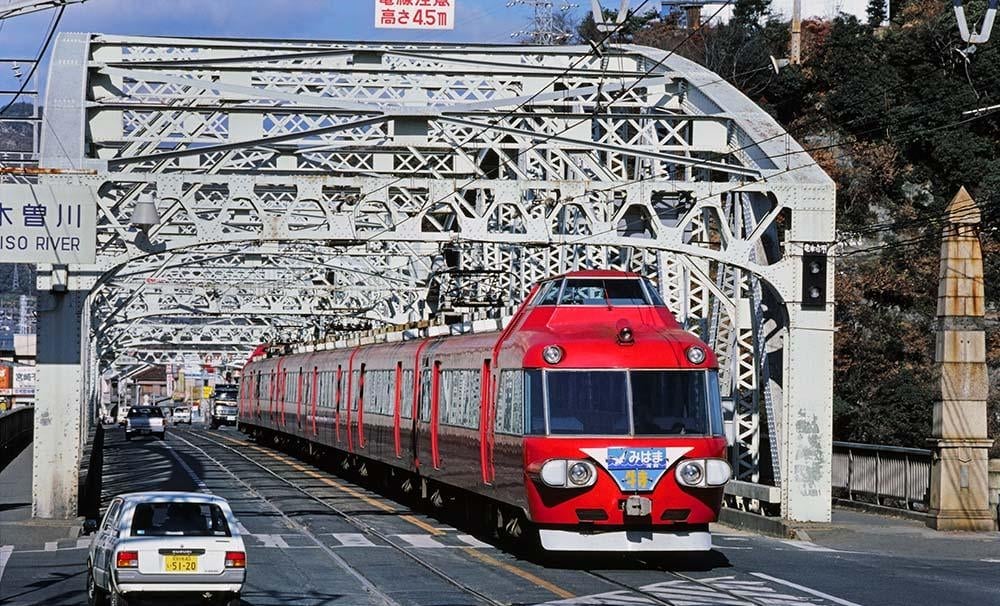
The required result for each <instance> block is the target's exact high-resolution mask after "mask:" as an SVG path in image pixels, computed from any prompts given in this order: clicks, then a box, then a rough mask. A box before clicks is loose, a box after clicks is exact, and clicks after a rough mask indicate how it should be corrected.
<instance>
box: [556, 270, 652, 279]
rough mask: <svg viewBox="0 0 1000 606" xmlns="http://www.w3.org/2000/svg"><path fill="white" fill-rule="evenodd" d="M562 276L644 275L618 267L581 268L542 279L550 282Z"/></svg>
mask: <svg viewBox="0 0 1000 606" xmlns="http://www.w3.org/2000/svg"><path fill="white" fill-rule="evenodd" d="M560 278H642V276H640V275H639V274H635V273H632V272H627V271H618V270H616V269H581V270H577V271H569V272H566V273H564V274H559V275H558V276H552V277H551V278H546V279H545V280H542V281H543V282H548V281H549V280H558V279H560Z"/></svg>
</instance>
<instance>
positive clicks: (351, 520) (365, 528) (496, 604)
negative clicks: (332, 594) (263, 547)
mask: <svg viewBox="0 0 1000 606" xmlns="http://www.w3.org/2000/svg"><path fill="white" fill-rule="evenodd" d="M174 435H176V433H175V434H174ZM192 435H195V436H197V437H198V439H201V440H205V441H206V442H211V443H212V444H215V445H216V446H219V447H221V448H224V449H226V450H228V451H231V452H232V453H233V454H235V455H237V456H239V457H242V458H243V459H246V460H247V461H249V462H250V463H252V464H253V465H255V466H257V467H259V468H260V469H262V470H264V471H265V472H267V473H268V474H269V475H271V476H274V477H275V478H277V479H279V480H281V481H282V482H284V483H285V484H287V485H288V486H290V487H291V488H293V489H294V490H296V491H298V492H300V493H302V494H303V495H305V496H306V497H308V498H310V499H312V500H314V501H316V502H317V503H319V504H321V505H323V506H324V507H326V508H327V509H329V510H330V511H332V512H334V513H335V514H336V515H337V516H338V517H340V518H342V519H343V520H344V521H346V522H347V523H348V524H350V525H352V526H354V527H355V528H357V529H358V530H360V531H362V532H363V533H365V534H370V535H372V536H375V537H377V538H378V539H380V540H382V541H384V542H385V543H386V544H387V545H389V546H390V547H391V548H393V549H394V550H396V551H397V552H399V553H401V554H403V555H405V556H406V557H408V558H410V559H411V560H413V561H414V562H416V563H417V564H419V565H420V566H422V567H423V568H426V569H427V570H428V571H430V572H431V573H433V574H434V575H436V576H438V577H439V578H441V579H442V580H444V581H445V582H447V583H448V584H450V585H452V586H454V587H455V588H457V589H460V590H461V591H463V592H465V593H468V594H469V595H472V596H475V597H476V598H477V599H478V600H481V601H483V602H485V603H486V604H490V605H492V606H506V604H505V603H504V602H500V601H498V600H494V599H493V598H491V597H489V596H488V595H486V594H484V593H482V592H480V591H478V590H476V589H473V588H472V587H470V586H469V585H467V584H465V583H463V582H462V581H459V580H458V579H456V578H454V577H453V576H451V575H449V574H448V573H446V572H444V571H443V570H441V569H440V568H438V567H437V566H435V565H433V564H431V563H430V562H427V561H426V560H424V559H422V558H420V557H419V556H417V555H415V554H413V553H411V552H410V551H409V550H407V549H405V548H404V547H402V546H400V545H397V544H396V543H395V542H394V541H392V540H391V539H390V538H389V536H388V535H386V534H384V533H383V532H381V531H379V530H378V529H376V528H374V527H372V526H370V525H368V524H366V523H365V522H364V521H362V520H361V519H360V518H358V517H357V516H353V515H351V514H349V513H347V512H345V511H344V510H342V509H340V508H338V507H336V506H334V505H331V504H330V503H328V502H327V500H326V499H324V498H323V497H319V496H316V495H314V494H312V493H311V492H309V490H307V489H305V488H303V487H301V486H299V485H298V484H296V483H294V482H292V481H291V480H289V479H287V478H284V477H282V476H281V475H280V474H278V473H275V472H274V471H272V470H271V469H269V468H268V467H267V466H266V465H263V464H262V463H260V462H258V461H255V460H254V459H252V458H251V457H249V456H247V455H246V454H244V453H242V452H240V451H239V450H237V449H235V448H233V447H232V446H229V445H226V444H223V443H222V442H219V441H218V440H213V439H212V438H209V437H207V436H203V435H201V434H200V433H194V432H192ZM178 439H180V440H181V441H183V442H186V443H187V444H190V445H191V446H193V447H195V448H198V446H196V445H194V444H191V443H190V442H188V441H187V440H184V439H183V438H178ZM198 450H201V451H202V452H205V451H204V449H201V448H198ZM206 456H209V455H208V454H207V453H206ZM209 459H210V460H212V461H213V462H214V463H216V464H217V465H219V466H220V467H223V466H222V465H221V463H219V462H218V461H216V460H215V459H212V458H211V457H209ZM223 469H226V472H227V473H229V475H231V476H233V477H234V478H237V480H239V481H240V482H241V483H243V484H244V485H246V483H245V482H243V481H242V480H240V479H239V477H238V476H236V474H234V473H232V472H231V471H229V469H228V468H225V467H223ZM251 490H252V489H251ZM254 492H255V493H256V491H254ZM257 494H260V493H257ZM261 498H264V499H265V500H267V501H268V503H271V501H270V500H268V499H267V498H266V497H263V495H261ZM272 506H274V507H277V506H276V505H273V504H272ZM282 515H284V514H283V513H282ZM345 564H346V562H345ZM359 574H360V573H359Z"/></svg>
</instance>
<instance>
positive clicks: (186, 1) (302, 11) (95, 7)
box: [0, 0, 610, 98]
mask: <svg viewBox="0 0 1000 606" xmlns="http://www.w3.org/2000/svg"><path fill="white" fill-rule="evenodd" d="M9 1H10V0H0V5H2V4H5V3H8V2H9ZM576 3H577V4H580V5H587V6H589V4H590V3H589V0H582V1H581V0H577V2H576ZM605 3H606V4H607V0H606V2H605ZM374 6H375V2H374V0H87V1H86V2H84V3H83V4H77V5H70V6H69V7H68V8H67V9H66V12H65V14H64V15H63V18H62V21H61V23H60V25H59V31H64V32H100V33H113V34H129V35H157V36H225V37H238V38H244V37H246V38H306V39H337V40H403V41H414V42H425V41H447V42H477V43H505V42H512V39H511V37H510V34H511V33H512V32H514V31H517V30H519V29H522V28H523V27H525V25H526V24H527V23H528V21H529V20H530V18H531V9H530V8H525V7H523V6H515V7H513V8H508V7H507V0H457V2H456V14H455V29H454V30H452V31H433V32H431V31H415V30H403V29H375V27H374ZM609 6H610V4H609ZM576 12H577V13H578V14H583V13H582V9H576ZM53 14H54V11H43V12H41V13H36V14H33V15H27V16H23V17H17V18H14V19H8V20H6V21H4V22H0V23H3V29H2V30H0V58H4V59H8V58H18V57H20V58H32V57H34V56H35V55H36V54H37V53H38V49H39V48H40V47H41V44H42V41H43V39H44V36H45V33H46V31H47V29H48V26H49V22H50V20H51V19H52V16H53ZM40 69H41V74H42V79H41V81H42V83H43V84H42V85H43V86H44V74H45V69H47V65H46V64H43V65H42V66H41V68H40ZM27 70H28V67H27V66H25V67H22V71H23V72H27ZM11 74H12V71H11V67H10V65H9V64H0V89H11V88H16V83H15V82H14V79H13V78H12V76H11ZM0 98H2V97H0Z"/></svg>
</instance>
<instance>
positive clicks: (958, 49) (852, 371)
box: [577, 0, 1000, 454]
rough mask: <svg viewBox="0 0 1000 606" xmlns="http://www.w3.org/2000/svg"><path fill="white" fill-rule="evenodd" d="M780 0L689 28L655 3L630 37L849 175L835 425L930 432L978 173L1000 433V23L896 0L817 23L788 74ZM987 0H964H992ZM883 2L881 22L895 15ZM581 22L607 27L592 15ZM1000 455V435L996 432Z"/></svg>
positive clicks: (879, 436)
mask: <svg viewBox="0 0 1000 606" xmlns="http://www.w3.org/2000/svg"><path fill="white" fill-rule="evenodd" d="M768 5H769V2H768V1H767V0H743V1H740V2H736V15H735V17H734V18H733V19H732V21H731V22H730V23H728V24H725V25H719V26H703V27H702V28H700V29H698V30H697V31H694V32H693V33H692V31H690V30H684V29H680V28H678V27H677V26H676V24H675V23H670V22H669V21H667V22H663V21H662V20H660V19H657V18H656V14H655V13H649V14H646V15H637V16H635V17H634V18H633V19H631V20H630V21H629V22H628V27H627V28H625V29H624V30H622V31H621V32H620V33H619V34H618V35H617V36H616V37H617V39H618V40H619V41H623V42H635V43H637V44H643V45H648V46H653V47H658V48H662V49H665V50H668V51H673V52H676V53H678V54H681V55H683V56H685V57H688V58H690V59H693V60H695V61H697V62H699V63H701V64H703V65H705V66H706V67H708V68H710V69H712V70H713V71H715V72H717V73H718V74H720V75H721V76H722V77H724V78H726V79H727V80H728V81H729V82H731V83H732V84H734V85H735V86H737V87H738V88H739V89H740V90H742V91H743V92H744V93H745V94H746V95H748V96H749V97H750V98H751V99H752V100H754V101H755V102H757V103H758V104H759V105H760V106H761V107H763V108H764V109H766V110H767V111H768V112H770V113H771V114H772V115H773V116H774V117H775V118H776V119H777V120H778V121H779V122H780V123H781V124H782V125H784V126H785V128H786V129H787V130H788V131H789V132H790V133H791V134H792V135H793V136H794V137H795V138H796V139H797V140H798V141H799V142H800V143H801V144H802V145H803V147H805V148H806V149H807V150H809V151H810V153H811V155H812V156H813V158H814V159H815V160H816V162H817V163H819V164H820V165H821V166H822V167H823V168H824V169H825V170H826V171H827V173H829V175H830V176H831V177H832V178H833V179H834V180H835V181H836V184H837V213H838V217H837V229H838V236H839V238H840V239H841V240H842V241H843V244H842V245H841V247H840V248H839V258H838V259H837V272H836V288H837V294H836V298H837V325H838V332H837V335H836V353H835V356H836V377H835V405H834V425H835V429H834V431H835V438H836V439H839V440H850V441H857V442H867V443H880V444H891V445H900V446H915V447H924V446H925V445H926V442H925V439H926V438H927V436H928V435H929V434H930V430H931V412H932V408H933V403H934V400H935V398H937V397H938V392H937V390H936V386H935V382H934V372H933V361H934V338H935V335H934V332H933V322H934V318H935V312H936V295H937V277H938V276H937V272H938V255H939V248H940V234H941V225H942V222H941V218H942V214H943V209H944V207H945V205H946V204H947V202H948V201H949V200H950V199H951V197H952V196H954V194H955V193H956V191H957V190H958V188H959V187H960V186H963V185H964V186H965V187H966V188H968V190H969V191H970V192H971V193H972V195H973V197H974V198H975V199H976V200H977V201H978V202H979V205H980V207H981V209H982V211H983V223H982V226H983V229H982V237H981V240H982V243H983V247H984V258H985V263H986V294H987V305H988V308H989V312H988V315H989V318H990V321H989V323H988V324H989V329H988V334H987V339H988V344H987V349H988V357H989V365H990V368H991V377H992V391H991V403H990V404H991V407H990V420H991V425H992V427H991V434H990V435H991V436H997V435H998V430H1000V396H998V391H1000V331H998V327H997V311H998V309H997V307H998V298H1000V297H998V294H1000V254H998V253H1000V232H998V225H1000V111H992V112H987V113H983V114H965V113H963V112H968V111H970V110H973V109H976V108H983V107H989V106H992V105H997V104H1000V33H997V32H994V36H993V38H994V39H993V40H991V41H990V42H988V43H987V44H984V45H981V46H980V47H979V48H977V49H976V50H975V51H974V52H971V53H970V52H966V51H965V49H966V46H967V45H965V44H964V43H962V41H961V39H960V38H959V37H958V30H957V27H956V23H955V17H954V14H953V13H952V10H951V6H950V4H947V3H944V2H941V1H940V0H910V1H909V2H894V3H893V12H894V15H895V16H894V17H893V19H892V22H891V23H890V24H888V25H886V26H878V27H876V26H873V25H871V24H869V23H866V22H864V21H861V20H859V19H857V18H854V17H850V16H841V17H839V18H837V19H835V20H832V21H806V22H805V23H804V24H803V45H802V46H803V51H802V52H803V54H802V63H801V65H798V66H789V67H786V68H784V69H783V70H782V71H781V73H780V74H779V75H775V74H774V73H773V71H771V70H769V69H767V67H768V66H769V63H770V61H769V56H770V55H774V56H776V57H785V56H787V54H788V41H789V29H790V28H789V24H788V23H787V22H781V21H778V20H775V19H773V18H769V14H768V8H769V6H768ZM984 7H985V2H982V1H979V2H966V10H967V13H968V14H970V15H982V14H983V10H984ZM874 12H876V14H873V15H871V19H870V21H871V22H872V23H875V24H877V23H880V22H881V21H882V17H883V16H882V15H879V14H877V10H875V11H874ZM577 33H578V37H580V38H583V39H587V38H589V39H592V40H595V39H599V38H600V37H601V34H598V33H597V31H596V29H595V28H594V26H593V20H592V19H591V18H590V17H589V16H588V17H587V18H586V19H585V20H584V21H583V22H582V23H581V24H580V26H579V27H578V29H577ZM994 453H995V454H1000V446H995V447H994Z"/></svg>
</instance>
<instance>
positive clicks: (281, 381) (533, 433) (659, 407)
mask: <svg viewBox="0 0 1000 606" xmlns="http://www.w3.org/2000/svg"><path fill="white" fill-rule="evenodd" d="M239 418H240V427H241V429H242V430H243V431H246V432H249V433H251V434H253V435H262V434H272V435H275V436H278V437H280V438H282V439H295V440H297V441H299V442H301V443H303V444H307V445H309V446H311V447H314V446H316V445H322V446H326V447H329V449H331V450H329V452H330V453H332V454H333V455H334V456H338V457H344V458H345V459H347V460H351V461H354V462H355V463H356V464H359V465H360V464H365V465H370V466H371V467H372V468H375V467H378V468H379V469H381V470H382V471H383V473H384V474H386V475H387V476H391V477H393V478H395V479H396V480H398V481H399V482H400V483H402V484H405V485H407V486H417V487H420V488H421V489H422V490H423V492H424V494H426V495H431V496H433V497H436V496H437V495H438V494H440V492H442V491H448V492H449V493H450V494H462V495H466V496H467V497H468V499H470V500H472V501H473V502H474V503H475V505H474V507H473V508H474V509H476V510H477V511H482V512H485V513H488V514H489V515H491V516H492V518H491V519H492V520H493V521H494V523H496V524H497V525H498V527H499V528H501V529H504V528H505V529H507V530H512V531H516V530H517V528H518V527H519V526H522V525H525V524H528V525H530V526H532V527H534V528H537V530H538V534H539V538H540V542H541V545H542V547H543V548H544V549H547V550H556V551H646V550H648V551H702V550H708V549H710V548H711V538H710V536H709V532H708V524H709V522H712V521H715V520H716V518H717V516H718V513H719V507H720V506H721V503H722V494H723V486H724V485H725V483H726V482H727V481H728V480H729V479H730V475H731V469H730V466H729V464H728V463H727V462H726V460H725V456H726V439H725V437H724V431H723V422H722V408H721V403H720V398H719V386H718V379H717V362H716V359H715V356H714V354H713V353H712V351H711V350H709V349H708V348H707V347H705V345H704V344H703V343H702V342H701V341H699V340H698V339H697V338H696V337H695V336H693V335H691V334H690V333H688V332H686V331H684V330H682V329H681V328H680V326H678V324H677V322H676V321H675V320H674V317H673V316H672V314H671V313H670V312H669V311H668V309H667V307H666V306H665V304H664V303H663V301H662V299H661V298H660V296H659V294H658V292H657V290H656V288H655V287H654V286H653V285H652V284H650V283H649V282H648V281H646V280H645V279H644V278H642V277H641V276H638V275H635V274H629V273H623V272H616V271H579V272H573V273H569V274H566V275H563V276H558V277H555V278H551V279H549V280H546V281H544V282H542V283H540V284H539V285H537V286H536V287H534V288H533V289H532V291H531V293H530V294H529V296H528V298H527V299H526V301H525V303H524V304H523V305H522V306H521V307H520V308H519V310H518V311H517V313H516V314H515V316H514V317H513V319H512V320H511V322H510V323H509V324H508V325H507V327H506V328H505V329H504V330H502V331H499V332H489V333H481V334H466V335H461V336H446V337H438V338H428V339H415V340H409V341H397V342H388V343H381V344H373V345H364V346H360V347H349V348H343V349H336V350H329V351H321V352H316V353H304V354H294V355H285V356H276V357H257V358H255V359H253V360H252V361H251V362H250V363H248V364H247V366H246V368H245V370H244V373H243V381H242V383H241V392H240V417H239ZM366 471H368V469H367V468H366ZM484 504H485V507H483V505H484Z"/></svg>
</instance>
